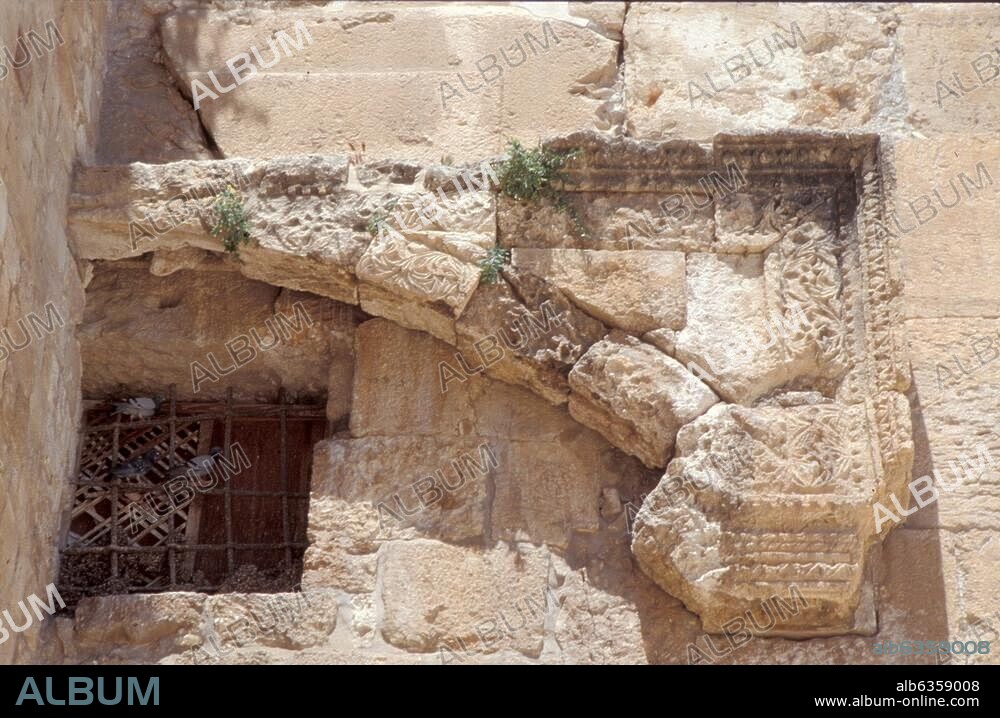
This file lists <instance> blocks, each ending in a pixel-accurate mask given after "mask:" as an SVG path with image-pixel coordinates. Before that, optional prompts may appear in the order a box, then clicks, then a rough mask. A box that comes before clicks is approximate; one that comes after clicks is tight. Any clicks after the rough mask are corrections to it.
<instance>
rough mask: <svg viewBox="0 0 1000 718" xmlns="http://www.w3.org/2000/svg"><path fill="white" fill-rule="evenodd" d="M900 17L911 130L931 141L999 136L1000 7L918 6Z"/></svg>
mask: <svg viewBox="0 0 1000 718" xmlns="http://www.w3.org/2000/svg"><path fill="white" fill-rule="evenodd" d="M898 12H899V29H898V30H897V35H898V38H899V47H900V56H901V60H902V70H903V72H902V79H903V86H904V88H905V93H906V103H907V108H908V110H909V113H908V115H907V118H906V119H907V121H908V123H909V125H910V127H912V128H913V129H914V130H916V131H917V132H919V133H921V134H922V135H925V136H931V137H933V136H938V135H966V134H976V133H981V134H986V133H990V132H993V133H995V132H996V131H997V129H998V128H1000V124H998V122H997V115H998V112H1000V95H998V94H997V80H998V78H1000V57H998V55H997V46H998V45H1000V8H997V6H996V5H992V4H984V5H970V6H968V7H961V8H959V7H957V6H949V5H920V4H914V5H905V6H902V7H901V8H900V10H899V11H898Z"/></svg>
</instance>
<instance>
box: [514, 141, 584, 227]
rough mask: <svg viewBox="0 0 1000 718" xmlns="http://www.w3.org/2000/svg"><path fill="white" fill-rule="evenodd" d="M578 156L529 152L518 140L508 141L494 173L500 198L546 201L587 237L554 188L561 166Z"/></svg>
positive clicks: (544, 150)
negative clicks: (564, 214) (502, 196)
mask: <svg viewBox="0 0 1000 718" xmlns="http://www.w3.org/2000/svg"><path fill="white" fill-rule="evenodd" d="M579 155H580V151H579V150H571V151H568V152H558V151H556V150H552V149H549V148H548V147H542V146H538V147H536V148H535V149H532V150H528V149H525V148H524V146H523V145H522V144H521V143H520V142H518V141H517V140H511V141H510V142H508V143H507V155H506V157H505V158H504V159H503V160H502V161H501V162H500V164H499V167H498V170H497V183H498V185H499V190H500V194H502V195H505V196H507V197H510V198H511V199H513V200H516V201H518V202H539V201H542V200H548V201H550V202H552V205H553V206H554V207H555V208H556V209H557V210H559V211H560V212H564V213H566V214H567V215H568V216H569V218H570V220H572V222H573V226H574V228H575V230H576V232H577V234H579V235H580V236H581V237H586V236H587V230H586V228H585V227H584V226H583V222H582V221H581V219H580V215H579V214H577V212H576V210H575V209H573V207H571V206H570V205H569V203H568V202H567V201H566V198H565V197H564V196H563V195H562V194H561V193H560V192H559V191H558V190H556V189H555V187H553V183H554V182H556V181H557V180H559V179H561V174H560V170H562V168H563V166H564V165H565V164H566V163H567V162H569V161H570V160H572V159H575V158H576V157H579Z"/></svg>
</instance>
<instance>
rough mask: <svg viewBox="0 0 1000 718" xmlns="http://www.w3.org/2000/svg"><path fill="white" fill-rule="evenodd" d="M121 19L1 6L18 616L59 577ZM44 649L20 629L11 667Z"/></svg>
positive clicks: (4, 451)
mask: <svg viewBox="0 0 1000 718" xmlns="http://www.w3.org/2000/svg"><path fill="white" fill-rule="evenodd" d="M108 15H109V7H108V5H107V4H106V3H101V4H99V5H96V6H90V4H89V3H88V4H80V3H63V2H55V1H54V0H40V2H34V3H3V4H0V27H2V28H3V40H2V41H0V44H2V46H3V48H2V49H3V51H4V58H3V61H2V64H3V71H2V72H3V75H4V77H3V79H2V80H0V107H3V108H4V109H3V118H4V119H3V127H4V130H3V133H2V136H0V297H2V299H0V328H2V332H3V333H5V334H7V335H8V336H5V338H4V340H3V341H2V342H0V356H2V359H0V425H2V426H3V431H0V476H2V485H3V490H2V494H3V495H2V498H0V548H2V549H3V552H2V554H3V555H2V562H0V566H2V571H3V581H2V583H0V607H2V608H3V609H10V610H11V612H12V615H15V616H16V615H17V611H19V609H18V608H17V606H18V601H23V600H25V599H26V598H27V597H28V596H31V595H39V596H45V595H46V590H45V586H46V585H47V584H48V583H49V582H50V581H51V580H52V578H53V577H54V575H55V573H56V550H55V549H56V545H57V543H58V536H59V526H60V522H61V518H62V516H61V515H62V511H63V510H64V508H65V504H66V502H65V499H66V492H67V490H68V484H67V482H66V478H67V476H69V475H70V474H71V473H72V471H73V466H74V462H75V461H76V445H77V440H76V436H77V429H78V428H79V417H80V411H79V407H80V373H81V368H80V355H79V349H78V347H77V343H76V338H75V336H74V334H75V326H76V324H77V323H79V321H80V317H81V315H82V314H83V289H82V286H81V277H80V272H79V271H78V269H77V264H76V262H75V261H74V253H73V251H72V250H71V248H70V247H69V246H68V243H67V237H66V235H67V232H66V198H67V196H68V195H69V191H70V187H71V185H72V173H73V169H74V167H75V165H76V164H77V163H80V162H91V161H93V158H94V147H95V146H96V139H97V133H98V131H97V122H96V120H97V117H98V114H99V106H100V88H101V79H102V76H103V72H104V67H105V54H104V52H103V50H104V37H105V34H106V32H107V31H108ZM53 26H54V27H55V28H57V29H58V33H59V36H58V37H56V35H53V34H50V30H51V28H52V27H53ZM29 33H30V34H29ZM46 42H48V47H49V48H50V49H48V50H47V49H46V48H45V47H44V45H45V43H46ZM25 48H28V49H30V53H29V56H30V57H31V58H32V60H31V62H29V63H26V62H25V56H24V55H25V52H24V49H25ZM8 55H9V56H10V57H7V56H8ZM10 58H14V60H13V61H12V60H11V59H10ZM51 312H55V314H52V313H51ZM32 317H34V318H36V319H41V322H42V325H43V326H46V325H47V326H48V327H50V328H49V329H44V330H43V329H41V328H40V327H37V325H31V324H29V322H30V321H31V318H32ZM31 326H35V327H36V328H35V329H34V330H32V329H31V328H30V327H31ZM22 328H26V332H24V333H22ZM39 334H40V335H41V336H39ZM26 341H27V345H25V342H26ZM15 346H17V348H16V350H14V351H11V350H12V349H14V347H15ZM40 647H41V646H40V645H39V630H38V629H37V625H36V626H33V627H32V628H30V629H28V630H27V631H24V632H22V633H14V632H13V631H11V636H10V638H9V639H7V640H5V641H4V642H3V643H2V644H0V663H2V664H7V663H10V662H12V661H17V662H21V663H25V662H28V661H30V660H31V658H30V655H31V652H32V651H33V650H34V649H36V648H40Z"/></svg>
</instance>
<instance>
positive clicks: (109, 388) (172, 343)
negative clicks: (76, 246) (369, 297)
mask: <svg viewBox="0 0 1000 718" xmlns="http://www.w3.org/2000/svg"><path fill="white" fill-rule="evenodd" d="M225 276H226V279H225V281H224V282H220V281H219V274H218V273H216V272H203V271H194V270H185V271H182V272H180V273H179V274H176V275H171V276H169V277H163V278H161V277H155V276H152V275H150V274H149V268H148V265H145V264H142V263H140V264H138V265H137V266H134V267H128V268H126V267H120V268H119V267H116V266H115V264H112V263H108V262H102V263H99V264H98V267H97V269H96V271H95V274H94V279H93V280H92V282H91V284H90V286H89V287H88V288H87V307H86V312H85V314H84V318H83V323H82V324H81V326H80V331H79V338H80V346H81V351H82V354H83V358H84V366H85V371H84V376H83V391H84V393H85V394H86V395H87V396H88V397H90V398H99V397H105V396H108V395H114V396H117V393H118V392H119V391H120V387H121V386H128V387H129V388H130V390H131V391H137V392H141V391H148V392H151V393H154V394H155V393H157V392H162V389H163V387H164V386H167V385H170V384H176V396H177V397H178V398H179V399H182V400H199V401H204V400H212V399H216V400H218V399H221V398H224V397H225V393H226V388H227V387H230V386H231V387H232V388H233V391H234V397H235V398H237V399H238V400H242V401H251V400H257V401H276V400H277V397H278V390H279V388H281V387H284V388H285V390H286V391H287V392H289V395H290V396H298V397H299V398H300V399H301V400H306V399H307V398H308V397H310V396H311V397H314V398H315V397H322V396H323V395H325V394H326V392H327V390H328V384H329V377H330V372H331V371H332V368H331V367H332V365H333V364H334V363H336V364H338V366H339V367H340V371H341V372H348V373H349V372H350V369H351V367H352V366H353V363H354V360H353V357H352V356H351V354H350V349H351V347H352V345H353V339H354V323H355V320H354V317H353V308H351V307H348V306H346V305H343V304H339V303H338V302H334V301H332V300H329V299H321V298H318V297H313V296H311V295H307V294H302V293H299V292H289V291H284V290H281V289H277V288H275V287H273V286H270V285H268V284H264V283H262V282H256V281H253V280H249V279H246V278H244V277H241V276H240V275H239V274H235V273H232V274H228V275H225ZM278 317H281V318H282V320H279V319H278ZM286 322H287V323H286ZM213 359H214V360H215V362H214V363H213ZM192 362H198V366H199V367H200V369H198V370H197V371H195V369H194V367H193V364H192ZM222 372H225V374H224V375H223V374H222ZM346 388H347V390H348V392H349V389H350V387H349V385H348V387H346ZM339 391H340V392H341V394H340V397H339V401H341V402H343V401H344V400H345V399H349V393H348V394H347V395H345V394H344V393H343V392H344V387H339Z"/></svg>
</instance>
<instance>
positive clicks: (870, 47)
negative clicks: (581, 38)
mask: <svg viewBox="0 0 1000 718" xmlns="http://www.w3.org/2000/svg"><path fill="white" fill-rule="evenodd" d="M895 24H896V21H895V19H894V16H893V15H892V14H891V13H888V12H887V13H883V14H876V13H874V12H872V11H871V10H870V9H869V8H867V7H852V6H848V5H808V4H801V5H782V6H780V7H779V6H777V5H766V4H760V5H754V6H753V8H752V9H750V8H749V7H748V6H747V5H745V4H735V3H726V4H722V3H718V4H715V3H712V4H704V5H702V4H693V3H686V4H685V3H676V4H675V3H670V4H666V3H664V4H660V3H633V4H632V5H630V7H629V11H628V15H627V17H626V20H625V103H626V110H627V114H628V122H629V126H630V129H631V134H633V135H634V136H636V137H650V138H661V139H670V138H678V137H680V138H685V139H704V138H708V137H711V136H712V135H714V134H715V133H716V132H718V131H722V130H725V131H730V130H733V131H739V130H752V131H758V132H759V131H767V130H784V129H786V128H792V127H800V128H811V129H819V128H821V129H830V130H848V129H854V128H861V127H865V126H869V125H873V124H875V123H876V122H878V121H879V120H880V118H881V116H882V115H883V114H884V113H885V112H886V111H887V108H886V106H887V105H891V104H892V103H900V102H901V98H900V97H898V96H894V95H893V93H892V86H891V82H890V81H891V79H892V78H893V75H894V72H895V70H896V68H895V64H894V62H893V60H894V56H895V50H894V44H893V30H894V28H895Z"/></svg>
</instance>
